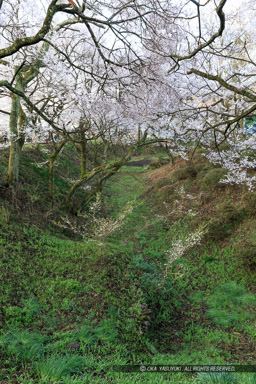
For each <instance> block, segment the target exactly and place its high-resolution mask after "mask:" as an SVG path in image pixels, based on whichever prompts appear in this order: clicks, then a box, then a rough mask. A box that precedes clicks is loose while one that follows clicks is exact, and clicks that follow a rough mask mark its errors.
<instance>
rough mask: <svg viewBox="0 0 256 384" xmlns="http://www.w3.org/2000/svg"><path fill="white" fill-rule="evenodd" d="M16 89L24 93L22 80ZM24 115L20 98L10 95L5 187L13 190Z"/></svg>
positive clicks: (22, 139)
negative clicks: (8, 151)
mask: <svg viewBox="0 0 256 384" xmlns="http://www.w3.org/2000/svg"><path fill="white" fill-rule="evenodd" d="M16 88H17V89H18V90H19V91H22V92H23V91H24V86H23V84H22V80H17V84H16ZM24 119H25V120H26V118H25V114H24V112H23V111H22V109H21V104H20V96H17V95H14V94H13V95H12V107H11V114H10V122H9V129H10V136H11V137H10V143H11V146H10V154H9V165H8V173H7V185H8V186H10V187H11V188H13V189H16V188H17V184H18V181H19V167H20V157H21V151H22V147H23V144H24V141H25V138H24V132H23V129H24V127H25V121H24Z"/></svg>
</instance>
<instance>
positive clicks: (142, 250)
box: [105, 167, 256, 383]
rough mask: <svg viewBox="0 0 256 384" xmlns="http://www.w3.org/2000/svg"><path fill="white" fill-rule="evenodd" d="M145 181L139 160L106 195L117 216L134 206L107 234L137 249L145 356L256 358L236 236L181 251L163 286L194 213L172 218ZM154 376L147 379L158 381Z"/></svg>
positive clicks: (177, 378) (187, 360)
mask: <svg viewBox="0 0 256 384" xmlns="http://www.w3.org/2000/svg"><path fill="white" fill-rule="evenodd" d="M148 189H149V186H148V185H147V178H146V177H145V172H144V171H143V170H142V169H141V168H136V167H134V168H133V169H131V168H129V169H128V168H126V169H123V170H122V171H121V172H120V173H119V174H118V175H117V176H116V177H115V179H112V180H111V182H110V183H109V185H108V186H107V188H106V191H107V192H106V196H105V201H106V204H107V207H108V211H109V213H111V214H112V215H113V217H115V218H116V217H118V213H120V212H121V211H122V210H123V209H125V207H126V206H127V204H128V205H129V204H130V203H132V205H133V206H134V209H133V211H132V212H131V213H129V215H128V216H127V218H126V220H125V222H124V224H123V226H122V227H121V228H120V229H119V231H118V232H116V233H113V234H112V236H110V237H109V239H108V240H109V241H110V242H112V243H116V244H117V243H118V242H119V243H121V244H124V245H127V246H128V247H129V249H130V252H131V253H132V254H133V257H132V259H131V265H132V266H133V267H134V269H135V272H134V275H135V276H136V275H137V276H138V277H139V281H138V287H139V289H140V290H142V297H143V299H142V300H143V301H145V302H146V303H147V306H148V310H150V311H151V312H150V316H148V320H149V322H150V325H149V324H148V327H147V333H146V335H145V337H146V339H147V346H148V351H147V353H148V352H151V353H149V356H150V357H149V356H148V358H149V359H148V363H153V364H213V365H214V364H230V363H232V364H239V363H240V364H255V361H256V355H255V348H254V346H255V339H256V332H255V324H254V314H253V311H254V308H255V296H254V295H253V294H252V293H248V292H247V291H246V283H247V281H246V280H247V278H246V274H244V271H243V272H241V270H240V269H239V268H238V265H237V260H236V257H235V255H234V252H233V248H232V239H231V240H230V243H228V244H227V245H226V246H224V247H223V246H219V245H216V244H214V243H211V242H207V243H206V244H203V245H202V246H197V247H194V248H193V249H192V250H191V251H190V252H188V253H187V254H185V255H182V257H181V258H180V259H179V260H178V261H177V262H176V263H174V265H173V267H172V268H170V273H169V274H168V278H167V279H166V281H165V284H164V286H162V280H163V274H164V271H165V268H164V264H165V263H167V260H168V258H167V255H168V252H169V251H170V250H171V249H172V246H173V244H174V242H175V241H176V240H177V239H179V240H183V241H184V242H185V241H186V238H187V237H188V236H189V233H190V220H189V219H190V218H189V217H186V216H184V218H183V219H181V220H178V221H177V220H172V215H171V213H170V212H169V211H168V207H165V206H164V205H162V207H161V206H160V205H159V203H158V204H156V196H155V195H154V192H153V191H152V193H151V194H150V193H149V192H148ZM159 286H161V289H159ZM142 315H143V314H142ZM146 361H147V360H146ZM152 376H153V375H151V376H150V377H149V378H148V380H149V381H148V383H151V382H152V383H153V382H155V379H153V377H152ZM162 379H163V380H165V379H166V377H165V378H162ZM255 379H256V377H255V375H253V374H251V375H250V374H240V375H239V374H236V375H233V376H232V374H231V376H230V374H228V375H227V374H224V375H223V378H222V376H221V375H218V374H217V378H214V375H209V377H208V376H207V375H206V374H202V375H201V376H200V375H199V376H196V377H195V376H190V375H186V374H185V375H184V374H180V375H179V374H169V376H168V380H169V381H170V382H174V383H178V382H179V383H187V382H190V381H191V382H193V381H195V382H199V381H200V382H208V383H214V382H221V383H222V382H223V383H226V382H230V383H231V382H234V383H235V382H237V383H240V382H241V383H245V382H246V383H247V382H248V383H253V382H254V380H255ZM157 380H158V381H159V378H158V379H157ZM157 380H156V381H157ZM197 380H199V381H197ZM214 380H217V381H214ZM218 380H220V381H218ZM221 380H222V381H221ZM225 380H227V381H225ZM232 380H233V381H232Z"/></svg>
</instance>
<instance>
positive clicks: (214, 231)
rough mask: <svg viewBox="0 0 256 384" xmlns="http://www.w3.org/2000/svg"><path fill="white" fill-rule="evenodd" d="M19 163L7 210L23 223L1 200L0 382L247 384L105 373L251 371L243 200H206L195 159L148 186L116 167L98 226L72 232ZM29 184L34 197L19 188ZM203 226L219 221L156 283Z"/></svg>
mask: <svg viewBox="0 0 256 384" xmlns="http://www.w3.org/2000/svg"><path fill="white" fill-rule="evenodd" d="M29 156H31V154H28V156H27V157H26V156H25V159H27V160H25V159H24V160H23V164H24V169H23V174H24V173H25V179H24V180H23V182H24V183H23V194H22V195H21V196H19V197H18V199H17V202H16V205H17V207H19V204H21V202H23V204H24V205H25V207H26V212H27V213H26V214H24V213H22V211H20V210H14V209H12V211H11V214H10V213H9V212H10V210H11V206H10V202H9V201H8V200H4V199H3V198H2V201H1V203H2V205H1V222H0V225H1V227H0V228H1V242H0V249H1V256H2V257H1V280H2V281H3V282H4V284H2V288H1V292H0V300H1V318H0V319H1V323H2V336H1V341H0V345H1V352H2V353H1V367H2V369H1V371H0V372H1V373H0V380H1V382H3V383H4V382H6V383H49V382H58V383H62V382H63V383H70V384H71V383H117V382H120V383H121V382H122V383H127V384H128V383H129V384H130V383H152V384H153V383H164V382H166V380H167V379H168V381H169V382H173V383H187V382H199V381H200V382H209V383H213V382H223V383H225V382H228V381H227V379H228V378H229V379H230V380H231V381H229V382H233V383H235V382H236V381H237V382H241V383H246V382H247V383H252V382H253V376H252V375H248V374H244V375H242V374H236V375H233V376H232V375H231V376H230V375H229V376H223V378H221V380H222V381H220V376H218V377H217V380H219V381H214V380H215V379H214V377H213V376H212V377H211V378H209V377H208V376H207V375H202V376H201V377H200V376H193V375H191V374H162V373H161V374H147V373H146V374H137V373H129V374H127V373H114V372H113V371H112V370H111V369H110V370H109V371H108V367H109V366H112V365H113V364H126V363H129V364H131V363H135V364H139V363H140V362H143V363H150V364H181V363H183V362H184V363H187V364H196V363H198V364H208V363H212V364H215V363H220V364H225V363H250V364H252V363H255V358H256V356H255V348H254V344H255V336H256V332H255V324H254V317H253V312H252V311H253V308H254V301H255V299H254V296H253V295H250V296H248V294H247V293H250V292H251V293H252V292H253V290H254V284H255V274H254V273H253V266H251V267H250V269H248V267H247V266H246V263H245V262H244V257H245V256H246V252H244V253H243V252H241V249H248V247H251V241H252V239H255V233H256V227H255V223H254V216H253V213H250V212H249V208H248V207H247V206H246V202H245V203H244V200H242V199H241V196H242V193H243V191H242V190H239V189H232V188H224V189H218V188H219V187H216V186H214V185H213V186H212V188H211V190H209V189H207V186H205V184H204V178H205V176H206V174H208V172H209V167H208V165H206V163H205V162H204V161H202V160H198V161H197V164H196V167H197V171H196V172H193V171H192V172H191V168H189V167H187V166H185V165H184V164H183V163H182V162H178V163H177V165H176V166H175V167H174V168H172V167H165V168H162V169H160V170H157V171H155V172H153V173H150V176H149V175H148V174H145V172H144V171H143V170H142V169H141V168H136V167H133V168H131V167H125V168H123V170H122V171H121V172H120V173H119V174H118V175H116V176H115V177H114V178H113V179H112V180H110V181H109V182H108V184H107V185H106V189H105V191H104V193H103V200H104V211H105V216H107V217H108V219H107V220H105V221H104V220H102V219H101V218H100V217H98V216H97V214H95V215H96V219H94V220H93V219H92V215H90V214H89V213H88V214H87V217H86V218H83V219H81V220H82V221H81V223H77V222H72V223H70V221H71V220H72V218H71V217H64V218H63V216H64V213H61V211H60V208H58V209H57V208H51V207H50V206H49V205H47V199H46V198H45V191H46V189H47V185H46V180H47V169H46V168H42V169H40V170H39V171H38V170H35V169H34V168H33V167H32V169H31V166H30V165H29V164H30V162H29ZM38 156H42V155H41V154H39V155H38ZM40 158H41V157H40ZM71 159H72V154H71V153H67V154H66V155H65V154H63V157H62V159H61V160H60V161H62V162H63V163H62V165H63V166H64V167H66V166H67V164H68V166H69V169H70V167H73V170H72V171H70V175H72V174H75V173H77V172H78V170H77V168H75V167H76V166H75V164H74V163H72V162H71ZM2 161H3V163H4V158H3V159H2ZM71 164H74V165H71ZM200 164H201V165H200ZM26 165H27V167H29V168H26V171H27V173H26V172H25V166H26ZM32 172H33V173H32ZM72 172H73V173H72ZM64 173H65V172H62V173H61V172H60V173H59V174H58V175H57V176H56V178H57V180H59V182H58V183H59V185H58V183H57V194H59V197H61V195H64V193H65V188H67V186H65V185H66V184H65V183H67V181H66V180H65V179H64ZM29 176H30V182H31V186H33V187H34V188H35V187H36V188H37V189H36V190H35V191H33V192H32V191H31V187H30V188H27V186H26V184H25V181H26V182H27V179H28V178H29ZM208 181H209V180H208ZM213 184H214V182H213ZM188 195H190V196H191V195H192V196H193V199H191V197H188ZM38 197H40V200H38ZM235 198H236V204H235V207H234V206H233V211H232V209H231V208H230V202H233V201H234V200H235ZM223 201H224V202H226V203H227V204H228V208H225V207H223V206H222V205H221V204H222V202H223ZM164 202H165V203H164ZM241 204H243V207H244V208H243V209H241ZM235 208H237V209H235ZM238 208H239V209H240V210H239V209H238ZM246 209H247V211H248V212H247V211H246ZM47 210H49V213H48V214H47V215H45V211H47ZM122 211H125V212H126V214H127V216H126V218H125V219H122V217H121V216H120V215H121V212H122ZM195 212H196V213H197V215H196V216H194V213H195ZM223 212H226V213H225V215H226V216H225V217H223ZM54 214H56V215H57V217H58V219H55V220H53V219H52V217H54ZM214 215H215V217H217V218H219V220H215V221H214V222H213V223H212V224H211V226H210V227H207V228H208V232H207V234H205V237H204V238H203V240H202V244H201V246H195V247H193V248H192V249H190V250H189V251H188V252H187V253H186V254H185V255H184V256H183V257H182V258H181V259H179V260H177V261H176V262H175V263H173V265H172V266H171V267H170V269H169V272H168V276H167V278H166V279H165V280H163V276H164V270H165V267H164V264H165V263H166V261H167V254H166V252H168V251H169V250H171V249H172V244H173V242H174V241H176V240H177V239H183V242H185V239H186V237H187V236H188V234H189V233H190V232H191V231H195V230H196V228H197V227H198V225H200V223H202V222H208V221H209V219H210V217H212V216H214ZM40 218H41V220H40ZM122 220H123V221H122ZM53 221H55V224H54V222H53ZM87 222H90V223H91V224H92V226H94V227H96V226H97V227H98V228H99V227H101V228H102V231H101V233H100V234H101V235H102V236H100V234H99V232H97V233H98V234H97V233H96V234H95V233H94V234H93V233H91V235H90V236H88V232H87V228H88V227H86V223H87ZM64 223H65V226H66V228H63V226H64ZM57 224H58V225H59V226H58V225H57ZM121 224H122V225H121ZM83 225H84V226H85V227H84V228H85V229H84V231H83ZM106 227H108V228H110V227H112V228H115V227H116V230H115V231H112V233H110V231H108V230H106ZM117 227H119V228H117ZM104 228H105V229H104ZM74 229H76V232H79V233H75V234H74V233H73V232H74ZM95 229H96V228H95ZM104 231H105V233H104ZM223 233H224V236H223ZM71 234H73V239H72V238H71ZM247 237H248V239H247ZM237 244H239V249H238V248H237ZM250 249H251V248H250ZM250 252H251V251H250ZM159 285H160V287H159ZM70 343H75V344H70ZM79 348H80V349H79ZM105 371H106V372H105Z"/></svg>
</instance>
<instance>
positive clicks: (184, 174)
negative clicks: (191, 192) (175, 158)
mask: <svg viewBox="0 0 256 384" xmlns="http://www.w3.org/2000/svg"><path fill="white" fill-rule="evenodd" d="M196 175H197V172H196V169H195V167H194V165H193V164H192V163H190V162H187V163H184V164H181V165H180V166H179V167H176V168H175V169H174V170H173V171H172V173H171V177H172V179H173V180H175V181H177V180H186V179H190V178H194V177H195V176H196Z"/></svg>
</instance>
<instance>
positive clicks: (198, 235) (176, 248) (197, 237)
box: [159, 230, 205, 287]
mask: <svg viewBox="0 0 256 384" xmlns="http://www.w3.org/2000/svg"><path fill="white" fill-rule="evenodd" d="M204 234H205V232H204V231H202V230H199V231H197V232H194V233H191V234H190V235H189V236H187V238H186V239H184V240H181V239H179V240H176V241H175V242H174V243H173V245H172V249H170V250H168V251H167V252H166V258H167V263H166V264H165V270H164V273H163V277H162V281H161V283H160V284H159V286H160V287H162V286H163V284H164V281H165V280H166V278H167V276H168V272H169V269H170V268H171V266H172V265H173V263H174V262H175V261H176V260H178V259H180V258H181V257H182V256H183V255H184V254H185V253H186V252H187V251H188V249H190V248H192V247H193V246H195V245H199V244H200V242H201V239H202V237H203V235H204Z"/></svg>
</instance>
